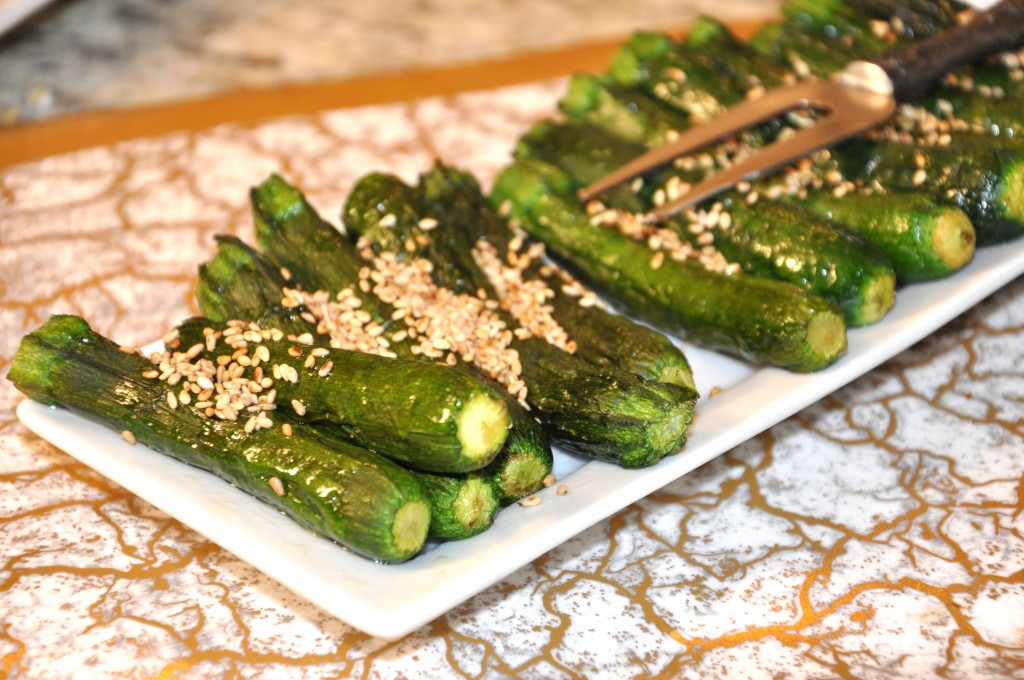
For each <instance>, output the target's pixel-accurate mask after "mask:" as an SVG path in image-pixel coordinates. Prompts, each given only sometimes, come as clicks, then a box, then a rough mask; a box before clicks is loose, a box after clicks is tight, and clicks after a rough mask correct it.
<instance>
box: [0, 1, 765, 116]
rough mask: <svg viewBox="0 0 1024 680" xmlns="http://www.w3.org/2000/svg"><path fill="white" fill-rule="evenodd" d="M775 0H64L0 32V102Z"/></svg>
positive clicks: (266, 82)
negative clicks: (345, 0) (471, 0)
mask: <svg viewBox="0 0 1024 680" xmlns="http://www.w3.org/2000/svg"><path fill="white" fill-rule="evenodd" d="M777 7H778V3H777V2H776V1H775V0H728V1H727V2H723V3H709V2H707V0H678V1H676V2H667V1H665V0H641V1H639V2H636V1H632V0H611V1H608V2H601V3H589V2H583V1H580V0H557V1H555V2H550V1H548V0H524V1H523V2H483V3H466V2H461V1H460V0H433V1H431V2H419V1H416V0H393V1H391V2H348V3H338V2H330V1H329V0H311V1H309V2H302V3H298V4H297V3H294V2H290V1H289V0H256V1H254V2H245V1H244V0H234V1H231V2H217V3H209V2H202V0H176V1H175V2H158V3H153V2H145V1H144V0H116V1H115V2H101V1H99V0H65V1H64V2H60V3H56V4H54V5H52V6H49V7H45V8H44V9H43V10H41V11H40V12H39V13H37V14H36V15H34V16H33V17H31V18H29V19H28V20H27V21H26V22H24V23H23V24H21V25H20V26H19V27H18V28H16V29H15V30H13V31H12V32H11V33H10V34H9V35H7V36H0V64H2V67H0V113H2V115H3V117H4V118H5V119H7V120H8V121H10V120H25V119H34V118H39V117H47V116H52V115H57V114H64V113H69V112H76V111H83V110H92V109H104V108H109V107H124V106H135V105H140V104H150V103H153V102H163V101H170V100H176V99H182V98H192V97H199V96H203V95H209V94H213V93H219V92H224V91H230V90H237V89H241V88H261V87H267V86H272V85H281V84H284V83H309V82H315V81H322V80H331V79H337V78H345V77H351V76H356V75H364V74H367V73H381V72H386V71H395V70H401V69H407V68H411V67H423V66H437V65H442V64H453V63H462V62H468V61H475V60H480V59H493V58H497V57H502V56H507V55H509V54H513V53H517V52H523V51H527V50H536V49H541V48H549V47H555V46H561V45H571V44H574V43H578V42H582V41H589V40H594V39H597V38H609V37H617V36H620V35H622V34H623V33H624V32H626V31H627V30H629V28H631V27H634V26H644V27H649V28H658V27H678V26H682V25H685V24H686V23H688V22H690V21H692V20H693V19H694V18H695V17H696V16H697V15H698V14H699V13H700V12H713V13H714V14H715V16H717V17H720V18H723V19H733V18H744V17H745V18H761V17H764V16H768V15H770V14H772V13H774V12H775V11H777Z"/></svg>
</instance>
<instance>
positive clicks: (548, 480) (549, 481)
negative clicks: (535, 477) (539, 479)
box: [543, 474, 556, 487]
mask: <svg viewBox="0 0 1024 680" xmlns="http://www.w3.org/2000/svg"><path fill="white" fill-rule="evenodd" d="M555 481H556V480H555V476H554V475H552V474H549V475H548V476H547V477H545V478H544V481H543V484H544V486H545V487H549V486H552V485H553V484H554V483H555Z"/></svg>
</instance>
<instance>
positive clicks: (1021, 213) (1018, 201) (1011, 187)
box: [1002, 161, 1024, 223]
mask: <svg viewBox="0 0 1024 680" xmlns="http://www.w3.org/2000/svg"><path fill="white" fill-rule="evenodd" d="M1002 199H1003V203H1004V204H1005V205H1006V217H1008V218H1010V219H1012V220H1016V221H1017V222H1020V223H1024V161H1019V162H1017V163H1014V165H1013V168H1012V169H1011V170H1009V171H1008V172H1007V173H1006V180H1005V183H1004V186H1003V192H1002Z"/></svg>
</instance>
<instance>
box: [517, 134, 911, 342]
mask: <svg viewBox="0 0 1024 680" xmlns="http://www.w3.org/2000/svg"><path fill="white" fill-rule="evenodd" d="M524 149H525V150H524ZM642 150H643V149H642V148H638V147H637V146H635V145H634V146H633V147H632V148H630V145H627V143H626V142H625V140H614V139H611V138H610V135H608V134H604V133H601V131H600V130H598V129H596V128H594V127H593V126H589V125H586V124H561V125H557V124H547V125H543V126H540V125H538V126H535V128H534V129H533V131H531V133H529V134H527V135H526V136H525V137H524V142H523V144H522V145H521V146H520V147H518V155H519V156H520V157H524V156H528V155H529V156H533V157H537V158H540V159H541V160H544V161H547V162H549V163H553V164H554V165H557V166H559V167H560V168H562V170H564V171H565V172H566V173H567V174H568V175H569V176H570V177H571V178H572V179H573V180H574V188H576V189H578V188H580V187H582V186H585V185H587V184H589V183H590V182H592V181H594V180H596V179H598V178H599V177H600V176H602V175H603V173H604V170H605V167H604V166H606V165H607V166H620V165H623V164H624V163H626V162H628V161H629V160H630V159H631V158H633V157H635V156H637V155H639V153H641V152H642ZM591 158H593V162H591V161H590V159H591ZM701 174H702V173H700V172H699V171H684V170H680V169H675V168H670V169H667V170H664V171H661V172H660V173H658V174H657V179H656V180H654V181H649V182H648V183H647V188H646V190H645V191H644V192H642V194H647V193H651V189H652V188H653V187H655V186H658V185H659V184H662V183H665V184H667V183H668V181H669V180H668V179H665V178H666V177H668V178H675V179H677V180H680V181H684V182H687V183H689V182H693V181H695V180H696V179H698V178H699V177H700V176H701ZM619 195H621V194H617V195H616V197H618V196H619ZM748 198H749V195H744V194H741V193H739V192H736V191H734V192H730V193H727V194H724V195H723V196H722V197H720V200H719V201H718V203H716V204H715V205H712V206H710V207H708V208H707V213H706V214H714V215H715V219H714V221H713V223H712V222H711V221H710V220H709V219H701V218H698V217H694V218H693V219H689V218H687V217H686V216H684V217H683V218H681V219H679V220H674V221H671V222H669V223H668V225H669V227H670V228H672V229H673V230H674V231H675V232H676V233H677V234H679V235H680V236H681V237H683V238H684V239H690V240H692V241H693V245H694V247H695V249H696V250H700V249H701V248H704V247H710V248H714V249H715V250H717V251H718V252H719V253H720V254H721V255H722V256H724V258H725V259H726V260H727V261H729V262H731V263H735V264H736V265H738V266H740V267H742V268H743V270H744V271H745V272H747V273H749V274H754V275H759V276H765V277H770V278H774V279H778V280H781V281H786V282H789V283H793V284H795V285H799V286H801V287H803V288H805V289H806V290H808V291H809V292H812V293H815V294H818V295H822V296H825V297H828V298H830V299H833V300H835V301H836V302H837V304H838V305H839V307H840V309H841V310H842V311H843V314H844V315H845V317H846V321H847V323H849V324H851V325H865V324H871V323H875V322H877V321H878V320H879V319H881V318H882V317H883V316H884V315H885V314H886V312H888V311H889V309H890V308H891V307H892V305H893V303H894V302H895V298H896V276H895V274H894V273H893V270H892V266H891V265H890V264H889V262H888V260H887V259H886V258H885V256H884V255H883V254H882V253H881V252H880V251H879V250H878V249H877V247H876V246H874V245H873V244H871V243H870V242H868V241H867V240H866V239H865V238H864V237H862V236H860V235H858V234H856V233H854V232H852V231H850V230H849V229H844V228H843V227H841V226H839V225H835V224H831V223H829V222H828V221H827V220H824V219H822V218H821V217H820V216H818V215H815V214H812V213H809V212H807V211H804V210H801V209H800V208H799V207H797V206H793V205H786V204H784V203H782V202H779V201H771V200H767V199H764V200H758V201H757V202H756V203H754V204H752V205H751V204H750V203H749V202H748ZM641 203H642V205H643V210H642V211H646V210H648V209H650V208H652V207H653V206H654V202H653V201H652V200H651V199H647V198H646V196H644V197H643V198H641ZM616 205H618V203H617V204H616ZM627 205H629V204H627ZM718 206H721V210H715V208H716V207H718ZM706 207H707V206H706ZM723 214H724V215H725V218H727V220H726V219H723V218H722V215H723ZM723 225H727V226H723ZM698 230H699V233H695V232H697V231H698Z"/></svg>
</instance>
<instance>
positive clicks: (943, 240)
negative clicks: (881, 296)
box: [797, 190, 976, 283]
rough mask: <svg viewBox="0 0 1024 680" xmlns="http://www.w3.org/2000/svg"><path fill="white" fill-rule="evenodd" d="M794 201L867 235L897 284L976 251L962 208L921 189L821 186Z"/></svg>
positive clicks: (959, 262)
mask: <svg viewBox="0 0 1024 680" xmlns="http://www.w3.org/2000/svg"><path fill="white" fill-rule="evenodd" d="M797 203H798V204H799V205H800V206H801V207H802V208H805V209H807V210H810V211H812V212H815V213H817V214H819V215H821V216H822V217H825V218H827V219H829V220H834V221H835V222H838V223H840V224H843V225H846V226H848V227H850V228H852V229H856V230H857V231H858V232H860V233H861V234H863V235H864V236H865V237H867V238H868V239H869V240H870V241H871V242H872V243H874V244H875V245H877V246H878V247H879V248H880V249H881V250H882V252H883V253H885V255H886V257H887V258H888V259H889V262H890V263H892V266H893V270H894V271H895V272H896V275H897V278H898V280H899V282H900V283H914V282H919V281H930V280H934V279H938V278H942V277H945V276H949V275H950V274H952V273H953V272H955V271H957V270H959V269H960V268H961V267H963V266H964V265H966V264H967V263H968V262H969V261H970V260H971V258H972V257H973V256H974V250H975V240H976V237H975V233H974V226H973V225H972V224H971V221H970V220H969V219H968V218H967V215H966V214H965V213H964V211H962V210H960V209H959V208H957V207H956V206H954V205H950V204H948V203H940V202H938V201H936V200H935V199H934V198H931V197H929V196H927V195H925V194H922V193H920V192H910V191H893V192H889V193H869V194H867V193H864V192H858V191H853V192H850V193H846V194H844V195H842V196H837V195H836V194H835V193H834V192H833V191H829V190H819V191H811V192H809V193H808V194H806V195H804V196H801V197H800V198H799V199H797Z"/></svg>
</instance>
